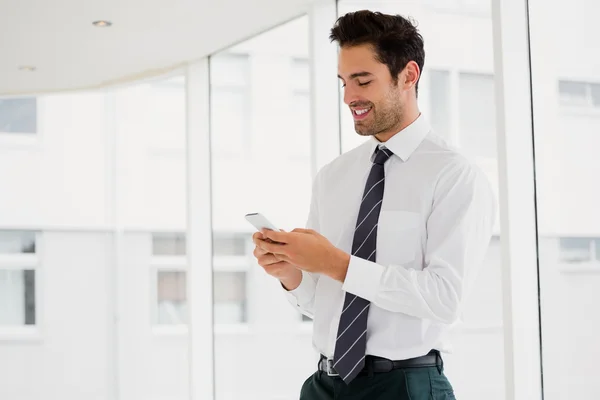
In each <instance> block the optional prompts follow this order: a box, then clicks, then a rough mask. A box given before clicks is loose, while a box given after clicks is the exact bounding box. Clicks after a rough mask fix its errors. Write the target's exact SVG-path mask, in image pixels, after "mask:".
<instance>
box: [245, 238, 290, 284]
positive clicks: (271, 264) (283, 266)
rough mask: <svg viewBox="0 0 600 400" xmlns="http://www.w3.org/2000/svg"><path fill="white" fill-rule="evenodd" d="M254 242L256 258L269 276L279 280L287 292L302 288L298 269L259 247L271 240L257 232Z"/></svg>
mask: <svg viewBox="0 0 600 400" xmlns="http://www.w3.org/2000/svg"><path fill="white" fill-rule="evenodd" d="M252 241H253V242H254V243H255V244H256V247H255V248H254V253H253V254H254V257H256V259H257V261H258V264H259V265H260V266H261V267H263V269H264V270H265V272H266V273H267V274H269V275H271V276H273V277H275V278H277V279H279V281H280V282H281V284H282V285H283V286H284V287H285V288H286V289H287V290H294V289H296V288H297V287H298V286H300V282H301V281H302V272H300V270H299V269H298V268H296V267H295V266H294V265H292V264H290V263H289V262H287V261H284V260H282V259H280V258H279V257H277V256H276V255H274V254H273V253H269V252H267V251H266V250H264V249H262V248H261V247H259V245H260V243H262V242H265V243H267V242H271V240H270V239H267V238H265V237H264V236H263V234H262V233H260V232H256V233H255V234H254V235H252Z"/></svg>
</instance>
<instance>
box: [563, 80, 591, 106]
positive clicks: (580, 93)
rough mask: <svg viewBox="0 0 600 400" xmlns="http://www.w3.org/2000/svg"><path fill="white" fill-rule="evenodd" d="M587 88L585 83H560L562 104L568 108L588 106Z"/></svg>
mask: <svg viewBox="0 0 600 400" xmlns="http://www.w3.org/2000/svg"><path fill="white" fill-rule="evenodd" d="M587 86H588V85H587V84H586V83H583V82H570V81H558V91H559V94H560V103H561V104H562V105H566V106H578V105H587V104H588V98H587Z"/></svg>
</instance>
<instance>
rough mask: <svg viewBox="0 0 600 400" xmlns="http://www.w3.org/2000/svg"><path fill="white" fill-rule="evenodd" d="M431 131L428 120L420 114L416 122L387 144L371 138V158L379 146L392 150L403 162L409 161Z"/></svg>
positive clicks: (373, 137)
mask: <svg viewBox="0 0 600 400" xmlns="http://www.w3.org/2000/svg"><path fill="white" fill-rule="evenodd" d="M430 130H431V127H430V126H429V122H428V121H427V119H426V118H425V117H424V116H423V114H419V116H418V117H417V119H416V120H414V121H413V122H412V123H411V124H410V125H408V126H407V127H406V128H404V129H403V130H401V131H400V132H398V133H396V134H395V135H394V136H392V137H391V138H390V139H389V140H388V141H387V142H380V141H379V140H377V138H376V137H375V136H371V146H370V148H371V158H373V153H374V152H375V147H376V146H378V145H379V146H385V147H386V148H388V149H390V150H391V151H392V152H393V153H394V154H395V155H396V156H398V157H400V159H401V160H402V161H407V160H408V159H409V158H410V156H411V155H412V154H413V153H414V152H415V150H416V149H417V147H418V146H419V145H420V144H421V142H422V141H423V139H425V136H427V134H428V133H429V131H430Z"/></svg>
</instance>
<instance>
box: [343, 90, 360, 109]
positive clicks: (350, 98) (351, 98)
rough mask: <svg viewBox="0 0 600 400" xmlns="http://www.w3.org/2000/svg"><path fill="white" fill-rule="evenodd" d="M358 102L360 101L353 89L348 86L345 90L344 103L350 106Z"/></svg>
mask: <svg viewBox="0 0 600 400" xmlns="http://www.w3.org/2000/svg"><path fill="white" fill-rule="evenodd" d="M358 100H359V98H358V96H357V95H356V92H355V91H354V90H353V89H352V88H349V87H348V86H346V87H345V88H344V103H346V105H348V106H349V105H350V104H352V103H354V102H355V101H358Z"/></svg>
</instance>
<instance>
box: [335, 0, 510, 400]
mask: <svg viewBox="0 0 600 400" xmlns="http://www.w3.org/2000/svg"><path fill="white" fill-rule="evenodd" d="M424 3H425V1H424V0H421V1H418V2H415V3H414V4H412V3H411V5H414V7H405V6H404V5H403V4H402V2H394V1H375V2H373V1H371V0H368V1H367V0H362V1H360V0H340V1H339V3H338V7H339V11H338V12H339V15H343V14H345V13H347V12H349V11H356V10H361V9H365V8H367V9H370V10H372V11H381V12H384V13H388V14H400V15H403V16H407V17H412V18H413V19H414V20H415V21H416V22H417V23H418V28H419V30H420V32H421V34H422V36H423V38H424V41H425V46H426V56H425V66H426V67H425V69H424V72H423V76H422V77H423V85H422V86H421V85H419V91H420V93H419V100H418V101H419V105H420V106H422V108H421V109H422V111H423V113H424V116H425V117H426V119H428V120H429V122H430V123H431V125H432V128H433V129H434V130H435V132H436V134H437V135H439V136H441V137H443V138H445V139H446V140H447V141H448V142H449V143H450V144H451V145H453V146H456V147H458V149H459V150H460V151H461V152H462V153H464V154H465V155H467V156H469V158H471V159H473V160H475V162H477V164H478V166H479V167H480V168H481V169H482V170H483V171H484V172H485V173H486V174H487V175H488V176H492V177H493V176H496V175H497V157H496V144H495V143H496V129H495V99H494V76H493V75H492V74H491V71H493V68H494V62H493V56H492V53H491V52H488V51H487V50H488V49H492V48H493V40H492V35H491V32H492V20H491V15H490V13H487V14H485V15H484V14H481V15H477V18H468V17H467V18H465V16H464V15H463V14H464V12H465V11H467V10H468V9H469V8H471V9H473V8H474V7H481V8H482V9H483V8H485V9H489V6H490V3H491V2H490V1H489V0H486V1H483V0H482V1H478V2H477V3H474V2H468V3H467V1H458V0H457V1H443V0H435V1H434V0H431V1H426V4H424ZM469 12H470V10H469ZM440 29H442V30H443V32H444V34H443V35H440ZM466 32H468V33H466ZM473 38H476V40H474V39H473ZM450 67H451V68H452V69H450ZM421 94H422V95H423V96H421ZM426 106H428V107H426ZM426 109H428V110H427V111H426ZM342 111H344V109H343V108H342ZM351 120H352V119H351V117H350V115H349V114H345V112H342V115H341V125H342V138H343V139H347V138H350V137H353V138H351V139H350V140H348V141H347V142H349V141H352V142H355V143H356V142H357V141H358V138H357V139H354V137H357V136H358V135H356V133H354V131H353V128H352V125H350V123H349V122H350V121H351ZM345 121H348V123H346V122H345ZM345 124H347V125H346V126H344V125H345ZM344 131H346V133H345V132H344ZM351 147H352V146H347V145H346V143H343V148H344V150H345V151H347V150H349V149H350V148H351ZM490 180H491V179H490ZM491 181H492V184H494V181H493V180H491ZM495 192H496V193H498V191H497V190H495ZM494 233H495V234H496V235H497V238H500V237H501V234H502V232H501V231H500V229H499V227H497V228H496V231H495V232H494ZM499 250H500V246H499V241H498V239H494V240H492V243H491V245H490V246H489V248H488V250H487V252H486V257H485V261H484V262H483V263H482V265H481V267H480V269H479V274H478V276H477V280H476V282H475V284H474V286H473V290H472V292H471V293H470V295H469V296H468V297H467V300H466V302H465V304H464V308H463V310H462V313H461V322H462V323H461V324H460V325H459V326H458V327H457V329H456V330H455V331H454V334H452V338H453V340H452V341H453V346H454V347H455V349H456V351H455V352H454V354H453V355H452V356H447V357H445V358H446V359H445V363H444V367H445V369H446V371H447V375H448V377H449V379H450V381H451V383H452V384H453V386H454V389H455V393H456V397H457V398H460V399H466V400H475V399H482V398H485V399H486V400H492V399H493V400H501V399H504V398H505V397H506V396H507V394H506V393H505V391H504V389H505V379H504V367H505V365H504V360H505V356H504V354H503V352H502V348H503V341H504V327H503V318H502V309H503V308H502V305H503V299H502V279H501V277H502V271H503V267H504V265H503V260H502V256H501V252H500V251H499ZM481 349H486V357H488V359H489V360H490V365H492V367H491V369H490V368H488V369H486V370H485V371H483V370H482V369H481V368H478V367H477V366H476V365H477V362H478V361H477V360H479V358H480V357H481ZM509 397H510V396H509Z"/></svg>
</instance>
